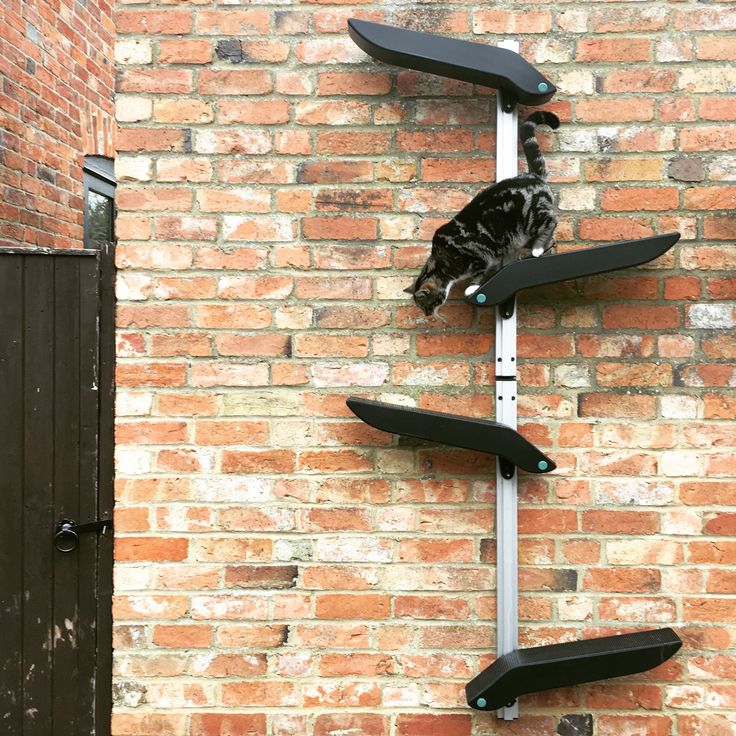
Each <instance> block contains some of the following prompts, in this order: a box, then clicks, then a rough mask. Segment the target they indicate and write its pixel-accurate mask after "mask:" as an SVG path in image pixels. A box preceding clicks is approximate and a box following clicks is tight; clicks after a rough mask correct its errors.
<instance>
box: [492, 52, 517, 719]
mask: <svg viewBox="0 0 736 736" xmlns="http://www.w3.org/2000/svg"><path fill="white" fill-rule="evenodd" d="M498 45H499V46H500V47H501V48H505V49H509V50H511V51H515V52H517V53H518V51H519V43H518V41H511V40H506V41H501V42H500V43H499V44H498ZM504 107H508V106H505V105H504V99H503V94H502V92H501V91H500V90H499V91H498V93H497V95H496V181H497V182H498V181H501V180H502V179H509V178H511V177H513V176H516V175H517V174H518V171H519V169H518V160H517V139H518V136H519V133H518V113H517V107H516V105H515V104H514V105H512V106H511V109H510V110H508V109H504ZM515 302H516V299H515V298H514V300H513V303H512V304H511V305H510V306H511V310H512V314H511V316H509V317H504V316H503V314H502V311H503V305H500V304H499V305H498V307H497V308H496V351H495V356H496V421H497V422H501V423H502V424H505V425H507V426H508V427H511V428H512V429H516V304H515ZM496 468H497V469H496V607H497V611H496V655H497V656H499V657H500V656H501V655H503V654H508V653H509V652H512V651H514V650H515V649H517V648H518V645H519V634H518V632H519V572H518V566H519V563H518V528H517V525H518V519H517V505H518V504H517V483H516V478H517V471H516V468H514V467H513V466H511V467H508V466H504V463H503V462H502V461H501V459H500V458H499V460H498V463H497V466H496ZM509 475H511V477H507V476H509ZM498 717H499V718H502V719H503V720H506V721H510V720H513V719H515V718H518V717H519V706H518V703H517V702H516V701H514V702H513V703H512V704H509V705H507V706H505V707H503V708H500V709H499V710H498Z"/></svg>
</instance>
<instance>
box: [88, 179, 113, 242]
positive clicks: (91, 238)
mask: <svg viewBox="0 0 736 736" xmlns="http://www.w3.org/2000/svg"><path fill="white" fill-rule="evenodd" d="M87 228H88V230H87V240H88V242H89V243H90V244H91V243H99V242H100V241H104V240H112V239H113V230H112V228H113V205H112V200H111V199H110V198H109V197H103V196H102V195H101V194H98V193H97V192H93V191H92V190H89V191H88V193H87Z"/></svg>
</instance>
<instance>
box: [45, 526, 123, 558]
mask: <svg viewBox="0 0 736 736" xmlns="http://www.w3.org/2000/svg"><path fill="white" fill-rule="evenodd" d="M108 529H112V519H101V520H99V521H90V522H88V523H87V524H77V523H76V522H75V521H72V520H71V519H62V520H61V521H60V522H59V523H58V524H57V525H56V531H55V533H54V547H56V549H57V550H59V552H73V551H74V550H75V549H76V548H77V546H78V545H79V535H80V534H83V533H84V532H97V531H101V532H102V533H103V534H104V533H105V532H106V531H107V530H108Z"/></svg>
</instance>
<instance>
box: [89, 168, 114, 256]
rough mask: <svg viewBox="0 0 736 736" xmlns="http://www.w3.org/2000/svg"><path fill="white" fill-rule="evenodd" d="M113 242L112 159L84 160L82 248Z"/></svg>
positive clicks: (97, 246) (96, 246)
mask: <svg viewBox="0 0 736 736" xmlns="http://www.w3.org/2000/svg"><path fill="white" fill-rule="evenodd" d="M114 240H115V174H114V171H113V161H112V159H109V158H105V157H104V156H86V157H85V159H84V247H85V248H99V247H100V244H101V243H104V242H112V241H114Z"/></svg>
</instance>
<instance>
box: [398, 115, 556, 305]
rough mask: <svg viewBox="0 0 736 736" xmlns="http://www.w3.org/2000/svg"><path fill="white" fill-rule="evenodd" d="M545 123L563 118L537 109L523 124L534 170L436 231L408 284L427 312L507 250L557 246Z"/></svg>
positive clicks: (494, 189)
mask: <svg viewBox="0 0 736 736" xmlns="http://www.w3.org/2000/svg"><path fill="white" fill-rule="evenodd" d="M540 124H544V125H548V126H549V127H550V128H553V129H556V128H558V127H559V125H560V121H559V119H558V118H557V116H556V115H555V114H554V113H551V112H535V113H534V114H533V115H530V116H529V117H528V118H527V119H526V121H525V122H524V123H523V124H522V125H521V126H520V128H519V137H520V139H521V144H522V146H523V148H524V154H525V155H526V160H527V163H528V164H529V173H528V174H520V175H519V176H515V177H512V178H510V179H504V180H503V181H500V182H498V183H496V184H494V185H493V186H491V187H488V188H487V189H484V190H483V191H482V192H480V193H479V194H477V195H476V196H475V197H474V198H473V199H472V200H471V201H470V202H469V203H468V204H467V205H466V206H465V207H464V208H463V209H462V210H461V211H460V212H459V213H458V214H457V215H455V217H453V218H452V220H450V221H449V222H448V223H446V224H444V225H442V226H441V227H440V228H438V229H437V231H436V232H435V234H434V237H433V238H432V252H431V253H430V255H429V258H428V259H427V262H426V263H425V264H424V268H422V272H421V273H420V274H419V277H418V278H417V280H416V281H415V282H414V284H413V286H410V287H409V288H408V289H405V291H406V292H407V293H409V294H412V295H413V298H414V302H415V303H416V305H417V306H418V307H419V308H420V309H421V310H422V311H423V312H424V313H425V314H426V315H427V316H429V315H432V314H434V313H435V311H436V310H437V308H438V307H439V306H441V305H442V304H443V303H444V302H445V300H446V299H447V295H448V293H449V291H450V287H451V286H452V285H453V283H454V282H455V281H458V280H459V279H462V278H466V277H470V278H471V283H473V284H481V283H483V281H485V280H486V279H487V278H488V277H489V276H490V274H491V272H492V271H493V269H494V268H495V267H497V266H500V264H501V262H502V261H503V259H504V258H506V257H507V256H510V255H516V256H517V257H519V254H521V252H522V251H523V250H524V249H527V250H528V251H530V254H531V255H535V256H536V255H540V254H541V253H543V252H544V251H545V250H548V249H549V248H551V247H552V245H553V240H552V235H553V234H554V231H555V227H557V219H556V217H555V214H554V207H553V200H552V192H551V190H550V188H549V185H548V184H547V165H546V163H545V161H544V157H543V156H542V153H541V151H540V150H539V143H538V142H537V139H536V137H535V135H534V134H535V131H536V128H537V125H540Z"/></svg>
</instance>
